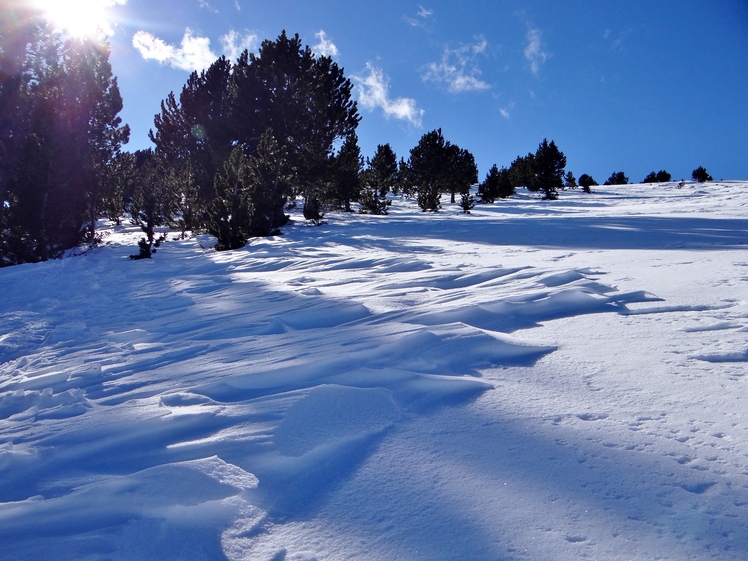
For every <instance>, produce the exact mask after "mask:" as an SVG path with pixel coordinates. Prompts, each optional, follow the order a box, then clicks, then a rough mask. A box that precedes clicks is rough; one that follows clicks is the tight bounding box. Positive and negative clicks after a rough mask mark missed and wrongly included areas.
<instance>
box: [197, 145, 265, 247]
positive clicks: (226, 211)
mask: <svg viewBox="0 0 748 561" xmlns="http://www.w3.org/2000/svg"><path fill="white" fill-rule="evenodd" d="M214 185H215V191H216V198H215V199H213V202H212V203H211V205H210V207H209V209H208V232H210V233H211V234H213V235H214V236H215V237H216V238H217V239H218V243H217V244H216V249H217V250H219V251H223V250H230V249H239V248H241V247H244V245H245V244H246V243H247V239H248V232H249V230H250V226H251V223H252V215H253V213H254V206H253V205H252V200H251V191H252V172H251V168H250V163H249V158H247V155H246V154H245V153H244V149H243V148H242V147H241V146H236V147H234V149H233V150H232V151H231V154H230V155H229V158H228V160H226V161H225V162H224V164H223V171H222V172H220V173H217V174H216V177H215V183H214Z"/></svg>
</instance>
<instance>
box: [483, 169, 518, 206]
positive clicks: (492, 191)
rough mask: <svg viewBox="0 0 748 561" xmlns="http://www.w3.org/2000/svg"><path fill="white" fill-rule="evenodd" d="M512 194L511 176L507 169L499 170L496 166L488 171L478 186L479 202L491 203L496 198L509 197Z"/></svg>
mask: <svg viewBox="0 0 748 561" xmlns="http://www.w3.org/2000/svg"><path fill="white" fill-rule="evenodd" d="M513 194H514V185H512V180H511V174H510V172H509V170H508V169H507V168H504V167H502V168H501V169H499V168H498V167H497V166H496V164H494V165H493V166H491V169H489V170H488V173H487V174H486V178H485V179H484V180H483V183H481V184H480V185H479V186H478V195H479V196H480V197H481V202H484V203H492V202H494V201H495V200H496V199H497V198H506V197H511V196H512V195H513Z"/></svg>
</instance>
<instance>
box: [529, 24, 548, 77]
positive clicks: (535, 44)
mask: <svg viewBox="0 0 748 561" xmlns="http://www.w3.org/2000/svg"><path fill="white" fill-rule="evenodd" d="M549 56H550V55H549V54H548V52H547V51H546V50H545V48H544V47H543V33H542V32H541V31H540V30H539V29H533V28H529V29H528V30H527V46H526V47H525V58H526V59H527V62H529V63H530V70H531V71H532V73H533V74H535V75H536V76H537V75H538V72H540V67H541V66H542V65H543V64H544V63H545V61H546V60H548V57H549Z"/></svg>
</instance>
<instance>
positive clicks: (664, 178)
mask: <svg viewBox="0 0 748 561" xmlns="http://www.w3.org/2000/svg"><path fill="white" fill-rule="evenodd" d="M671 179H672V176H671V175H670V174H669V173H668V172H666V171H665V170H664V169H661V170H660V171H658V172H657V173H655V172H653V171H652V172H650V173H648V174H647V177H645V178H644V181H642V183H667V182H668V181H670V180H671Z"/></svg>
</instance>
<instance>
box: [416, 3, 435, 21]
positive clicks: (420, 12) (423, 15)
mask: <svg viewBox="0 0 748 561" xmlns="http://www.w3.org/2000/svg"><path fill="white" fill-rule="evenodd" d="M433 15H434V10H427V9H426V8H424V7H423V6H421V5H420V4H418V17H419V18H427V17H429V16H433Z"/></svg>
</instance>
